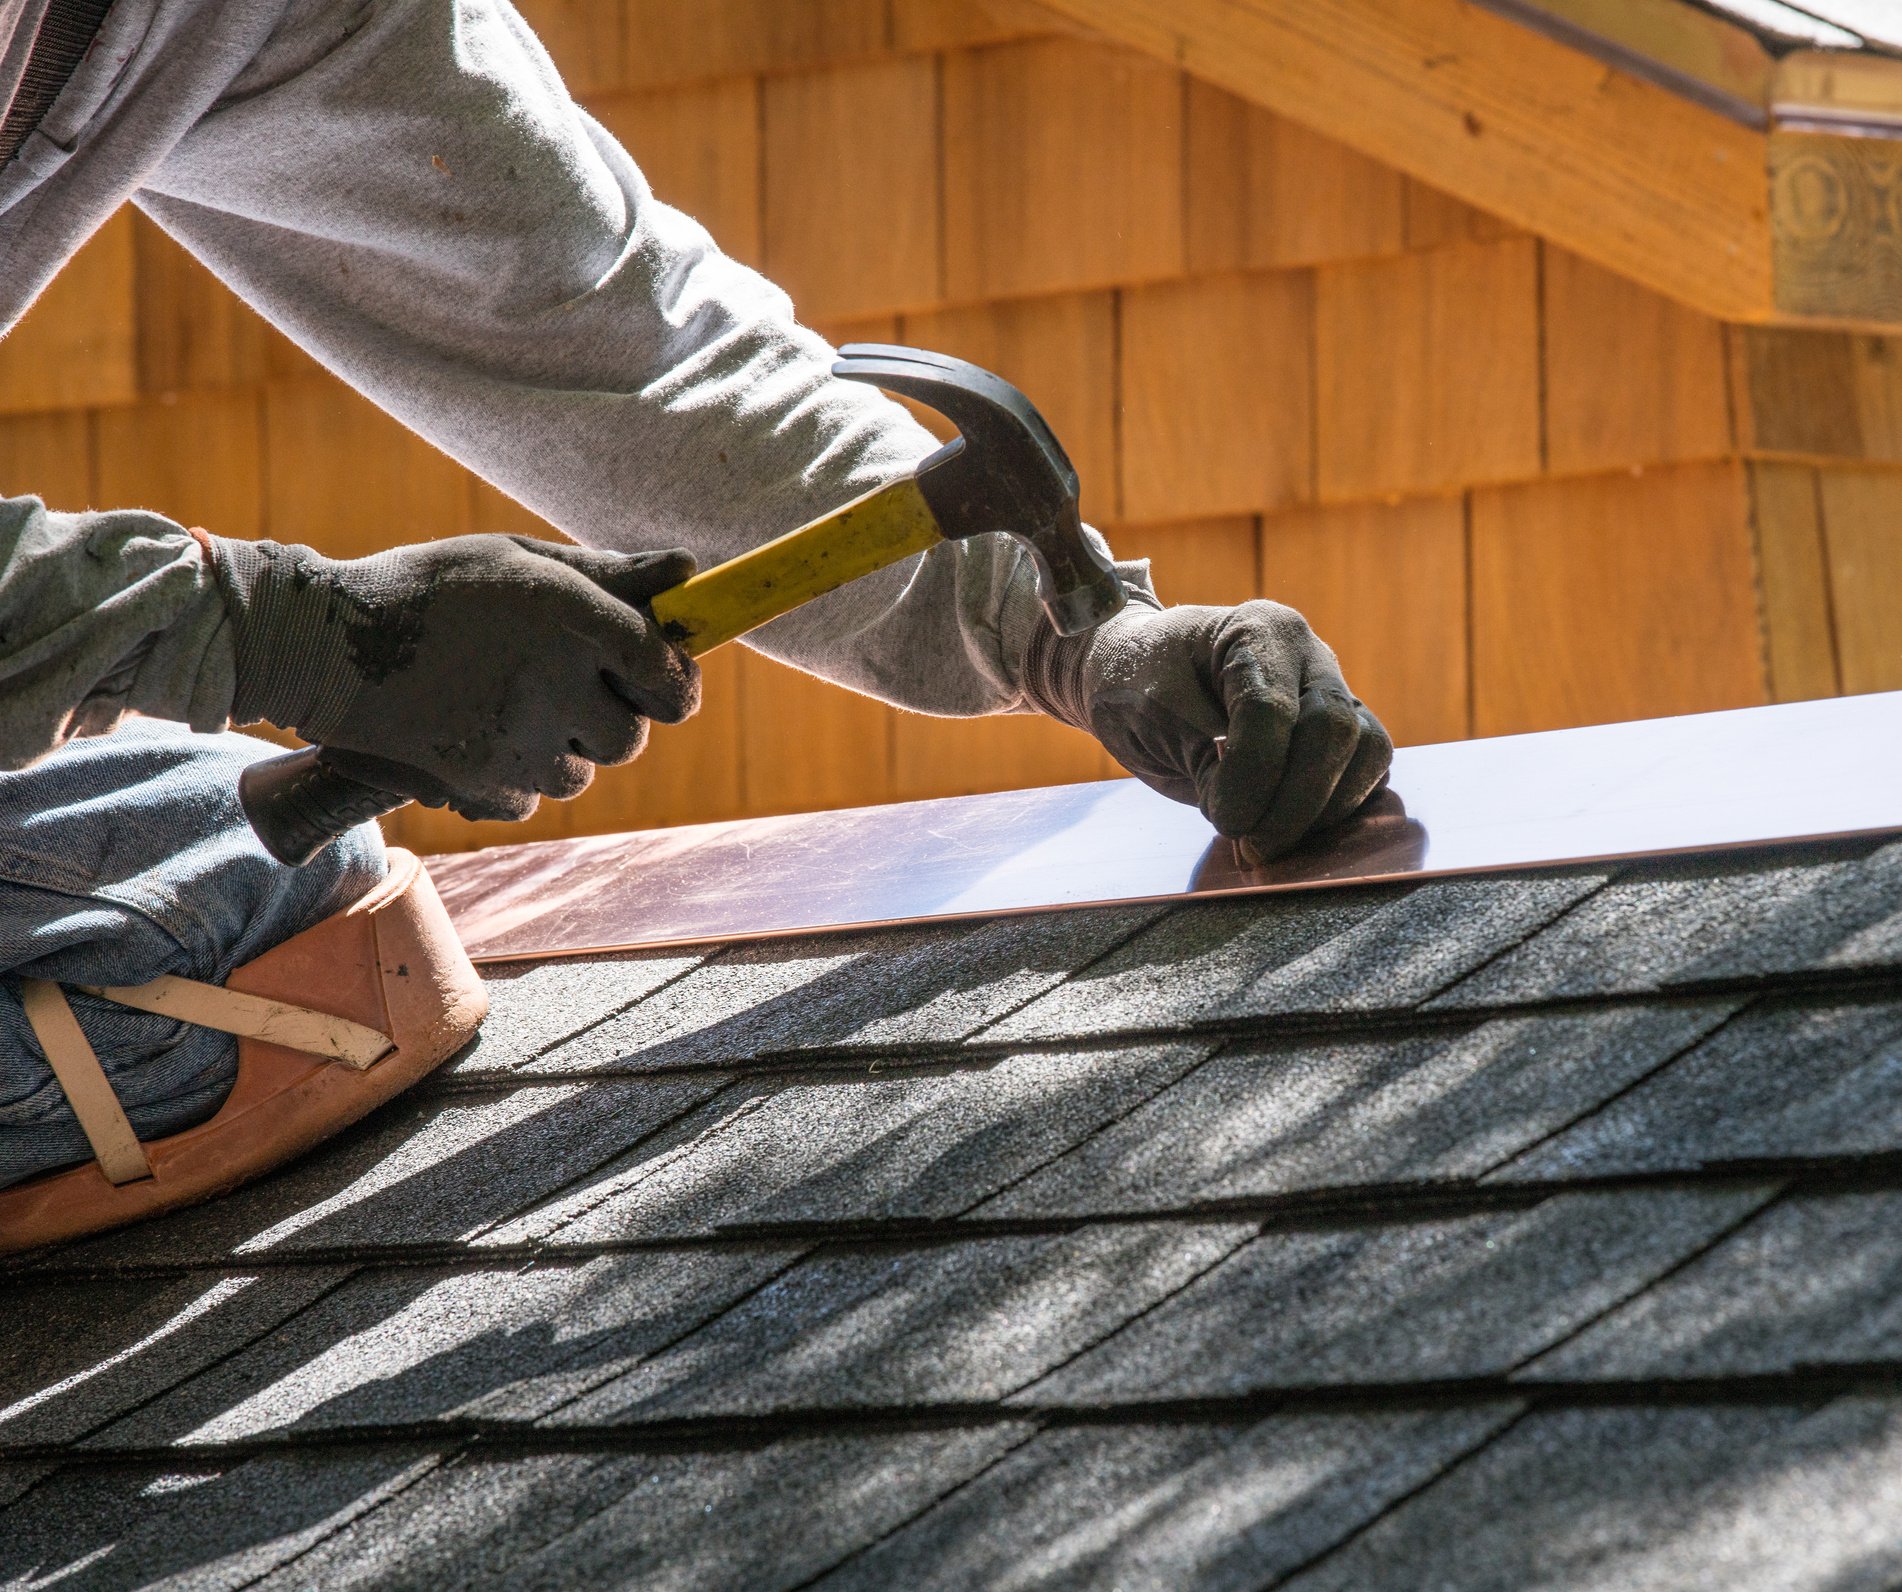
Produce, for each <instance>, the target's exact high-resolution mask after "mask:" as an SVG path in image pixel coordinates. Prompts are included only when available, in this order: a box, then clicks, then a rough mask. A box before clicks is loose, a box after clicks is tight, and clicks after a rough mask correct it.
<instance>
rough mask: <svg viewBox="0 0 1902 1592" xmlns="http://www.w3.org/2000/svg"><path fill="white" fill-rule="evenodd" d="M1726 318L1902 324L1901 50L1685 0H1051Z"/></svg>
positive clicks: (1880, 326)
mask: <svg viewBox="0 0 1902 1592" xmlns="http://www.w3.org/2000/svg"><path fill="white" fill-rule="evenodd" d="M1049 3H1050V4H1051V5H1052V6H1053V7H1054V8H1055V9H1056V10H1059V11H1061V12H1063V13H1064V14H1065V15H1067V16H1069V17H1071V18H1073V19H1074V20H1076V21H1078V22H1081V23H1084V24H1087V25H1090V26H1093V27H1095V28H1096V29H1098V30H1099V31H1100V32H1102V33H1104V34H1106V35H1108V36H1109V37H1110V38H1112V39H1115V40H1118V41H1120V42H1122V43H1124V44H1126V45H1131V46H1133V47H1135V48H1137V49H1140V50H1144V51H1146V52H1148V53H1149V54H1151V55H1153V56H1156V57H1159V58H1160V59H1162V60H1165V61H1170V62H1173V63H1175V64H1176V65H1178V66H1180V67H1182V68H1183V69H1185V70H1186V71H1188V72H1189V73H1190V74H1192V75H1193V76H1195V77H1198V78H1202V79H1205V80H1206V81H1208V82H1210V83H1213V84H1215V85H1217V86H1219V87H1221V88H1225V89H1227V90H1229V91H1230V92H1231V93H1234V94H1237V95H1239V96H1241V97H1242V98H1243V99H1246V100H1249V101H1252V102H1253V103H1255V104H1257V105H1262V106H1266V107H1267V108H1268V109H1270V110H1273V111H1275V112H1278V113H1279V114H1281V115H1282V116H1285V117H1287V118H1289V119H1290V120H1292V121H1295V122H1298V123H1300V124H1302V125H1303V126H1306V127H1309V128H1312V129H1314V130H1316V131H1318V132H1321V133H1324V134H1326V135H1327V136H1329V137H1331V138H1334V139H1336V140H1338V141H1339V142H1341V143H1343V144H1346V145H1348V146H1349V147H1351V148H1353V149H1356V150H1358V151H1360V152H1361V153H1362V154H1365V155H1370V156H1372V157H1373V158H1375V159H1376V160H1380V161H1383V162H1385V163H1386V164H1388V165H1390V166H1394V167H1397V168H1399V169H1400V170H1402V171H1404V172H1406V173H1408V174H1409V175H1411V176H1413V177H1415V178H1417V179H1419V180H1421V181H1424V182H1428V183H1431V184H1433V185H1434V186H1435V187H1437V188H1441V189H1444V190H1445V191H1446V192H1448V193H1450V194H1453V195H1454V196H1456V197H1457V198H1460V199H1463V200H1465V201H1466V202H1467V203H1469V204H1472V205H1476V206H1478V207H1479V208H1480V209H1482V210H1486V211H1489V212H1491V213H1492V214H1494V215H1497V216H1501V217H1504V218H1505V219H1506V220H1508V221H1510V222H1513V223H1515V224H1517V225H1519V226H1521V227H1524V228H1526V229H1527V230H1529V231H1533V232H1536V233H1538V234H1540V235H1541V236H1542V237H1545V238H1548V239H1550V240H1551V241H1553V242H1555V243H1559V244H1562V245H1563V246H1564V247H1566V248H1567V249H1569V250H1571V251H1572V252H1573V253H1575V254H1578V255H1580V256H1582V257H1583V258H1585V259H1588V260H1591V261H1593V262H1594V263H1596V264H1598V265H1601V266H1605V267H1608V268H1609V269H1611V270H1613V271H1615V272H1617V273H1618V274H1619V275H1621V276H1624V277H1628V278H1630V279H1631V280H1633V281H1635V282H1639V283H1642V284H1643V285H1644V286H1646V287H1649V288H1652V289H1654V290H1655V291H1657V292H1660V293H1663V294H1665V295H1666V296H1668V297H1670V298H1674V299H1676V300H1678V301H1679V302H1680V303H1682V304H1686V305H1688V306H1690V307H1691V308H1693V309H1696V310H1701V311H1702V312H1703V313H1704V314H1706V315H1709V316H1714V317H1716V318H1718V319H1721V320H1728V321H1740V322H1745V323H1750V324H1776V325H1803V326H1823V325H1827V326H1839V327H1854V328H1865V329H1872V330H1892V329H1895V328H1897V327H1902V235H1899V234H1902V229H1898V228H1897V227H1896V226H1895V225H1894V224H1893V222H1892V217H1894V216H1896V215H1898V214H1902V60H1895V59H1892V58H1887V57H1876V56H1873V55H1872V56H1870V57H1869V58H1868V59H1866V60H1865V59H1863V58H1862V57H1861V56H1856V57H1852V58H1849V59H1848V60H1836V59H1834V58H1832V57H1830V56H1829V55H1827V54H1826V53H1824V52H1816V51H1810V52H1798V53H1796V54H1795V55H1792V56H1790V57H1787V58H1786V59H1785V60H1784V61H1781V62H1777V61H1773V60H1772V59H1771V58H1770V57H1769V55H1768V54H1767V53H1766V51H1765V50H1764V48H1763V47H1762V45H1761V44H1759V43H1758V42H1757V40H1756V39H1755V38H1754V37H1753V36H1752V35H1751V34H1749V33H1748V32H1747V31H1746V30H1744V29H1741V28H1738V27H1736V26H1734V25H1732V24H1730V23H1727V22H1723V21H1720V20H1719V19H1717V18H1714V17H1711V16H1709V15H1707V14H1705V13H1703V12H1700V11H1697V10H1695V9H1694V8H1692V7H1689V6H1686V5H1684V4H1682V3H1680V0H1049Z"/></svg>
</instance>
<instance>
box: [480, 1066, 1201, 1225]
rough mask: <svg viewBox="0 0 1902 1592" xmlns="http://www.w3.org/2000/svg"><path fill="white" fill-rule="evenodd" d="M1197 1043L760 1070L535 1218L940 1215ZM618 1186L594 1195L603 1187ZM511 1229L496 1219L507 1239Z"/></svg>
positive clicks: (1025, 1167)
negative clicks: (813, 1079)
mask: <svg viewBox="0 0 1902 1592" xmlns="http://www.w3.org/2000/svg"><path fill="white" fill-rule="evenodd" d="M1207 1053H1208V1047H1207V1046H1206V1045H1200V1046H1197V1045H1156V1046H1150V1047H1145V1048H1141V1049H1117V1050H1101V1051H1084V1052H1076V1053H1059V1054H1033V1055H1024V1056H1011V1057H1007V1058H1006V1059H1004V1060H1002V1061H1000V1062H998V1063H997V1064H996V1065H995V1066H987V1067H975V1068H972V1069H971V1070H968V1071H957V1072H944V1073H928V1074H919V1073H910V1072H895V1073H894V1072H886V1073H873V1074H869V1075H851V1076H840V1077H838V1078H836V1079H833V1080H829V1081H826V1082H819V1083H810V1084H797V1085H788V1086H783V1087H777V1088H776V1087H774V1086H773V1085H772V1084H771V1083H770V1082H768V1081H764V1080H762V1081H760V1082H759V1083H758V1084H757V1086H756V1088H755V1090H754V1091H753V1093H752V1094H751V1095H750V1096H749V1097H747V1098H744V1099H742V1100H737V1101H736V1100H734V1099H732V1097H728V1098H726V1099H723V1100H722V1101H721V1102H720V1104H721V1105H722V1106H723V1107H728V1108H729V1114H728V1115H727V1116H726V1117H725V1118H724V1120H723V1121H722V1122H721V1123H720V1124H719V1125H718V1126H716V1127H714V1128H713V1129H711V1130H710V1131H708V1132H706V1133H704V1134H702V1135H701V1136H700V1137H699V1138H698V1139H696V1140H695V1141H694V1142H693V1143H692V1144H691V1145H690V1146H689V1147H688V1148H687V1150H686V1152H685V1153H683V1154H679V1155H674V1156H671V1157H666V1158H664V1159H659V1160H657V1161H656V1162H654V1163H651V1165H652V1170H651V1173H650V1174H649V1175H647V1176H645V1177H642V1178H641V1179H640V1180H639V1181H635V1182H632V1183H631V1184H630V1183H627V1182H626V1169H625V1168H622V1167H618V1166H616V1167H609V1168H605V1169H604V1170H603V1173H602V1175H601V1178H600V1179H599V1180H598V1181H591V1182H590V1183H589V1185H587V1186H586V1187H584V1188H581V1189H578V1190H576V1191H574V1192H573V1193H572V1194H570V1195H568V1196H566V1197H565V1198H564V1199H563V1200H562V1201H558V1202H556V1204H555V1206H553V1207H551V1208H550V1211H549V1212H548V1213H547V1214H548V1215H551V1216H556V1217H558V1216H559V1215H560V1213H561V1211H562V1210H563V1209H570V1210H573V1211H575V1212H577V1213H579V1214H577V1216H576V1217H575V1219H574V1220H572V1221H569V1222H566V1223H557V1222H549V1221H544V1220H543V1219H542V1218H543V1214H544V1213H541V1212H536V1213H532V1214H531V1215H530V1216H529V1217H528V1218H526V1219H525V1223H524V1225H525V1226H527V1225H532V1226H533V1228H534V1230H535V1231H536V1232H537V1233H538V1234H543V1233H545V1234H546V1235H547V1237H548V1238H550V1239H552V1240H553V1241H554V1242H557V1243H561V1244H564V1245H567V1244H589V1243H599V1242H602V1241H605V1240H616V1239H626V1238H629V1237H633V1236H637V1235H638V1236H642V1237H647V1238H652V1237H655V1236H658V1235H667V1234H688V1233H702V1232H707V1231H709V1230H711V1229H714V1228H718V1227H722V1226H731V1225H734V1224H747V1225H757V1224H764V1223H775V1222H777V1223H785V1222H839V1221H850V1220H870V1219H892V1218H927V1217H948V1216H953V1215H955V1214H957V1213H958V1212H959V1211H962V1210H965V1209H968V1208H969V1207H970V1206H971V1205H972V1204H974V1203H975V1202H976V1201H978V1200H980V1199H982V1198H983V1197H984V1196H985V1195H987V1194H989V1193H991V1192H992V1191H993V1190H995V1189H999V1188H1002V1187H1003V1186H1004V1185H1005V1184H1007V1183H1009V1182H1010V1181H1011V1180H1012V1179H1013V1178H1017V1177H1021V1176H1023V1175H1024V1174H1025V1173H1026V1172H1029V1171H1031V1170H1032V1169H1033V1168H1035V1167H1038V1166H1041V1165H1042V1164H1043V1163H1044V1162H1046V1161H1048V1160H1049V1159H1050V1158H1051V1157H1052V1156H1055V1155H1058V1154H1061V1153H1062V1152H1063V1151H1064V1150H1065V1149H1067V1148H1068V1147H1069V1146H1071V1145H1072V1144H1075V1143H1077V1142H1078V1141H1079V1140H1081V1139H1083V1138H1085V1137H1086V1136H1087V1135H1088V1134H1090V1133H1091V1132H1093V1131H1094V1130H1095V1129H1097V1128H1098V1127H1100V1126H1101V1125H1102V1124H1103V1123H1104V1122H1106V1121H1109V1120H1110V1119H1111V1118H1112V1117H1114V1116H1116V1115H1118V1114H1119V1113H1121V1112H1124V1111H1127V1110H1129V1109H1130V1108H1131V1107H1132V1106H1135V1105H1137V1104H1139V1103H1140V1102H1141V1101H1143V1100H1145V1099H1147V1098H1148V1097H1149V1096H1151V1095H1153V1094H1154V1093H1155V1092H1156V1091H1157V1090H1158V1089H1161V1088H1163V1087H1164V1086H1165V1085H1167V1084H1168V1083H1169V1082H1170V1081H1171V1080H1172V1079H1175V1078H1178V1077H1180V1076H1181V1075H1182V1074H1183V1073H1184V1072H1186V1071H1187V1070H1188V1069H1189V1068H1190V1067H1191V1066H1193V1065H1194V1064H1195V1063H1196V1062H1197V1061H1198V1060H1200V1059H1201V1058H1202V1057H1203V1056H1205V1055H1206V1054H1207ZM610 1184H612V1185H614V1186H616V1187H617V1188H618V1189H619V1192H616V1193H614V1194H612V1195H611V1196H609V1197H605V1198H604V1197H603V1196H602V1195H601V1193H600V1192H599V1189H600V1188H603V1187H606V1186H608V1185H610ZM513 1231H514V1229H512V1228H511V1229H504V1230H502V1231H501V1232H498V1234H497V1237H498V1239H507V1238H509V1237H510V1236H511V1234H512V1232H513Z"/></svg>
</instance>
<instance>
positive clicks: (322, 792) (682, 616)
mask: <svg viewBox="0 0 1902 1592" xmlns="http://www.w3.org/2000/svg"><path fill="white" fill-rule="evenodd" d="M840 352H841V356H842V357H841V358H840V360H839V362H838V363H837V364H835V365H834V366H833V367H832V373H833V374H834V375H835V376H842V377H844V378H845V379H847V380H849V381H863V382H870V383H872V384H874V385H875V386H879V387H882V388H885V389H886V390H887V391H890V392H896V393H902V394H904V395H905V396H906V397H909V398H915V399H917V400H918V401H919V402H921V403H925V404H929V405H930V406H931V407H932V408H933V409H935V410H937V411H938V412H939V413H940V414H942V415H944V416H945V417H946V418H947V419H949V420H950V421H952V422H953V424H955V425H956V426H957V428H958V436H957V437H956V439H954V440H953V441H951V442H948V443H946V444H945V445H944V446H943V447H942V448H940V449H938V450H937V452H935V453H933V454H932V455H931V456H930V457H929V458H927V459H926V460H925V461H924V462H923V463H922V464H920V465H919V466H918V468H917V470H916V471H915V472H914V473H913V474H912V475H910V476H907V477H905V478H904V479H902V480H898V481H894V482H892V483H891V484H890V485H889V486H883V487H880V488H878V489H877V490H876V491H874V492H869V493H867V494H866V495H865V496H864V497H862V498H859V499H857V500H856V501H855V502H852V503H848V504H846V505H845V507H844V508H841V509H838V510H836V511H834V512H833V513H831V514H828V515H826V516H825V517H824V518H822V519H817V520H814V521H812V522H811V523H810V524H808V525H803V526H801V527H800V528H799V529H798V530H796V531H789V532H788V533H787V534H786V535H784V536H781V537H779V538H778V539H777V540H774V541H771V542H767V543H766V544H765V545H763V546H761V547H756V548H754V549H753V550H752V551H751V552H748V553H743V554H741V555H740V556H739V557H738V558H735V559H731V560H729V561H728V562H726V563H724V564H721V565H718V566H717V567H715V568H713V569H709V570H705V571H703V572H702V573H700V574H698V575H695V576H694V577H693V578H692V579H690V580H687V581H684V582H682V583H681V584H680V585H678V586H675V587H673V588H672V589H671V590H668V591H664V592H662V593H661V594H660V595H659V596H657V597H655V598H654V599H653V601H652V603H651V605H650V606H651V607H652V609H653V613H654V617H655V618H656V619H658V620H659V621H660V623H661V625H662V627H663V629H664V630H665V631H666V634H667V636H668V638H669V639H670V640H671V641H672V642H673V643H674V644H675V645H676V646H678V647H679V648H681V649H682V650H683V651H685V652H687V653H689V654H691V655H693V656H695V657H698V656H699V655H701V654H703V653H707V652H711V651H712V650H713V649H714V648H715V647H719V646H724V645H725V644H726V643H727V642H729V641H732V640H733V639H734V638H735V637H737V636H742V635H744V634H746V632H747V631H749V630H753V629H756V628H757V627H758V626H760V625H763V624H765V623H766V622H767V621H768V620H771V619H777V618H778V617H779V616H780V615H781V614H783V613H789V612H790V611H791V610H793V609H794V608H797V607H799V606H800V605H801V604H802V603H807V602H810V601H811V600H812V599H813V598H815V597H820V596H823V595H824V594H825V593H827V592H829V591H833V590H835V589H836V588H838V587H840V586H843V585H845V584H847V583H848V582H850V581H854V580H857V579H858V578H859V577H860V576H862V575H869V574H871V573H873V572H874V571H875V570H880V569H883V568H885V567H886V566H887V565H888V564H894V563H897V562H898V561H899V560H900V559H902V558H908V557H910V556H911V555H912V554H913V553H922V552H924V551H925V550H926V549H928V548H930V547H932V546H935V545H936V544H937V543H938V542H940V541H959V540H962V539H963V538H965V537H967V536H977V535H980V534H983V533H984V532H988V531H1003V532H1007V533H1008V534H1010V535H1012V536H1015V537H1016V538H1017V539H1018V540H1019V541H1021V542H1022V543H1023V544H1024V545H1025V547H1026V548H1027V549H1028V550H1029V552H1030V556H1031V558H1032V560H1033V561H1034V563H1035V566H1036V571H1037V593H1038V596H1039V598H1040V599H1041V600H1042V603H1043V607H1044V611H1045V613H1046V614H1048V616H1049V618H1050V622H1051V624H1052V625H1053V626H1055V627H1056V629H1057V631H1058V633H1059V634H1061V635H1066V636H1067V635H1075V634H1078V633H1079V632H1081V631H1085V630H1088V629H1090V628H1092V627H1093V626H1095V625H1098V624H1101V623H1102V622H1103V621H1104V620H1105V619H1107V618H1109V617H1110V616H1111V615H1112V614H1114V613H1116V612H1117V611H1118V610H1119V609H1120V608H1121V607H1122V606H1123V602H1124V599H1125V593H1124V590H1123V585H1122V582H1121V580H1120V579H1118V577H1117V575H1116V572H1115V570H1114V569H1113V568H1112V567H1111V565H1110V563H1109V560H1108V559H1107V558H1106V557H1105V556H1104V554H1103V553H1102V551H1101V550H1100V549H1099V548H1098V547H1097V546H1096V545H1095V544H1093V543H1092V542H1090V541H1089V540H1088V539H1087V538H1086V537H1085V536H1084V534H1083V525H1082V521H1081V520H1080V519H1079V518H1078V516H1077V477H1076V471H1075V470H1074V469H1073V468H1072V467H1071V464H1070V461H1069V459H1068V458H1067V457H1065V455H1064V452H1063V448H1062V446H1061V445H1060V444H1059V443H1058V442H1057V439H1056V437H1055V436H1054V435H1052V433H1051V430H1050V428H1049V426H1048V425H1046V424H1045V423H1044V419H1043V417H1042V416H1041V415H1040V414H1038V413H1037V411H1036V409H1035V408H1034V407H1032V405H1031V403H1030V400H1029V399H1027V398H1025V397H1024V395H1023V394H1022V393H1020V392H1019V391H1018V390H1017V389H1016V388H1015V387H1013V386H1011V385H1010V384H1009V383H1008V382H1006V381H1003V380H1001V379H1000V378H998V377H996V376H993V375H991V374H990V373H989V372H988V371H984V370H980V369H979V368H978V367H977V366H975V365H970V364H966V363H965V362H964V361H963V360H959V359H951V358H948V357H946V356H945V355H942V354H929V353H925V352H922V351H921V350H918V349H914V348H897V347H891V346H888V345H885V344H880V343H857V344H853V345H851V346H849V347H847V348H844V349H842V350H841V351H840ZM239 794H240V796H241V798H242V800H243V803H244V810H245V813H246V815H247V816H248V817H249V818H250V820H251V826H252V828H253V829H255V830H256V831H257V833H258V837H259V839H260V840H262V841H263V843H264V845H265V847H266V849H267V850H269V851H270V853H271V854H272V855H273V856H274V857H276V858H278V859H279V860H280V861H282V862H287V863H290V864H292V865H294V866H301V865H302V864H303V863H306V862H308V861H310V859H311V858H312V857H314V856H316V855H317V853H318V852H320V851H322V850H323V848H324V847H325V846H327V845H329V844H330V843H331V842H332V841H333V840H335V839H336V838H337V837H338V836H340V835H342V834H344V833H345V832H346V831H348V830H350V829H351V828H353V827H355V826H356V825H357V824H360V823H362V822H364V821H365V820H366V819H370V818H374V817H378V816H380V815H381V814H383V813H387V812H393V811H395V809H397V808H398V807H401V806H402V805H404V803H405V802H406V801H407V800H408V798H407V797H404V796H399V795H396V794H394V793H392V792H390V791H386V790H383V789H381V788H379V787H378V786H376V785H373V784H368V783H365V782H364V781H362V780H358V779H354V778H352V777H350V776H349V775H346V774H344V773H343V772H342V771H341V770H339V769H337V768H334V767H332V766H330V764H329V762H328V761H327V759H326V754H325V752H324V750H323V748H321V747H307V748H305V749H304V750H302V751H298V752H290V753H286V754H285V755H284V756H282V757H274V758H267V759H265V760H264V761H262V762H259V763H254V764H252V765H251V767H249V768H248V769H246V770H245V772H244V775H243V778H242V780H241V782H240V786H239Z"/></svg>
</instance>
